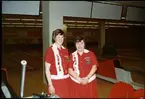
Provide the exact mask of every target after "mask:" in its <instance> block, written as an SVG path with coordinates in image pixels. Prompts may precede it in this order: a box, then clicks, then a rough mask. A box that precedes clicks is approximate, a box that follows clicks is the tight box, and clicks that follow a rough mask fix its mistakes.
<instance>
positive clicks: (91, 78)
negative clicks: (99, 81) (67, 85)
mask: <svg viewBox="0 0 145 99" xmlns="http://www.w3.org/2000/svg"><path fill="white" fill-rule="evenodd" d="M70 78H71V79H72V80H73V81H74V82H76V83H78V84H80V82H79V81H78V80H76V79H75V78H74V77H72V76H71V75H70ZM95 78H96V74H94V75H93V76H92V77H90V78H89V80H88V83H90V82H92V81H93V80H95Z"/></svg>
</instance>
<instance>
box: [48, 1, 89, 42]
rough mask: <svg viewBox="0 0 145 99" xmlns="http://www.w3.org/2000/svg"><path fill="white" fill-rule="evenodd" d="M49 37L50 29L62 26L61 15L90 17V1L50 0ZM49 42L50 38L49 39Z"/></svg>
mask: <svg viewBox="0 0 145 99" xmlns="http://www.w3.org/2000/svg"><path fill="white" fill-rule="evenodd" d="M49 8H50V9H49V11H50V12H49V15H50V16H49V19H50V20H49V22H50V23H51V24H50V26H49V28H50V30H49V33H50V38H51V37H52V31H53V30H55V29H56V28H61V29H62V27H63V16H74V17H90V13H91V2H85V1H50V3H49ZM49 42H50V43H51V40H50V39H49Z"/></svg>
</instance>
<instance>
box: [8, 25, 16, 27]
mask: <svg viewBox="0 0 145 99" xmlns="http://www.w3.org/2000/svg"><path fill="white" fill-rule="evenodd" d="M6 27H15V25H6Z"/></svg>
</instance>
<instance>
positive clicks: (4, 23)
mask: <svg viewBox="0 0 145 99" xmlns="http://www.w3.org/2000/svg"><path fill="white" fill-rule="evenodd" d="M2 24H11V23H2Z"/></svg>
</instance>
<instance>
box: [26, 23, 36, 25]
mask: <svg viewBox="0 0 145 99" xmlns="http://www.w3.org/2000/svg"><path fill="white" fill-rule="evenodd" d="M24 24H25V25H34V24H35V23H24Z"/></svg>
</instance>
